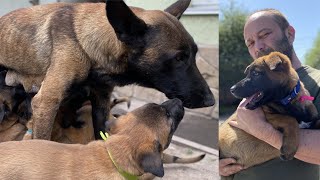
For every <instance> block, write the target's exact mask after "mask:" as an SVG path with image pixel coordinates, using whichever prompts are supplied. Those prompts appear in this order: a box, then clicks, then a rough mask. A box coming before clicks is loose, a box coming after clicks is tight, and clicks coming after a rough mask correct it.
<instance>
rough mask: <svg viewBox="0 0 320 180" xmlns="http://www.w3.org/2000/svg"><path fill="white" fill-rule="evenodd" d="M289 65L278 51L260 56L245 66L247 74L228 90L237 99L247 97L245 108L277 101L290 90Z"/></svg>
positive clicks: (253, 107)
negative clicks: (248, 100)
mask: <svg viewBox="0 0 320 180" xmlns="http://www.w3.org/2000/svg"><path fill="white" fill-rule="evenodd" d="M290 66H291V63H290V61H289V60H288V59H287V57H285V56H284V55H281V54H280V53H276V54H275V53H273V54H270V55H268V56H263V57H260V58H258V59H257V60H255V61H254V62H253V63H251V64H250V65H249V66H248V67H247V68H246V70H245V74H247V76H246V77H245V78H244V79H242V80H241V81H240V82H238V83H236V84H235V85H234V86H232V87H231V89H230V91H231V93H232V94H233V95H234V96H235V97H237V98H239V99H242V98H249V99H250V102H249V103H248V104H247V105H246V108H247V109H251V110H252V109H255V108H257V107H259V106H261V105H265V104H267V103H269V102H274V101H276V102H279V101H280V100H281V99H282V98H284V97H285V96H286V95H288V94H289V93H290V92H291V91H292V88H291V85H290V83H291V82H290V81H289V77H290V76H291V74H290V72H291V71H290V68H292V67H290ZM296 80H298V77H296Z"/></svg>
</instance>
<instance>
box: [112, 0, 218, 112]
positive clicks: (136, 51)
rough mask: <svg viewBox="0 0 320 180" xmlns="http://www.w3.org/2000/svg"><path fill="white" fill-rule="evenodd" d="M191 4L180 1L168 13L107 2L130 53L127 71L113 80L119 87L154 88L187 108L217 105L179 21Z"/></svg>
mask: <svg viewBox="0 0 320 180" xmlns="http://www.w3.org/2000/svg"><path fill="white" fill-rule="evenodd" d="M189 2H190V1H188V0H180V1H178V2H177V3H175V4H173V5H172V6H170V7H169V8H167V9H166V10H165V12H164V11H150V10H149V11H147V10H143V9H139V8H131V9H129V8H128V7H127V6H126V5H125V4H124V3H123V2H122V1H110V2H109V1H108V2H107V17H108V20H109V22H110V24H111V25H112V27H113V28H114V30H115V32H116V34H117V37H118V39H119V40H120V41H122V42H124V43H125V44H126V45H127V46H128V47H129V48H128V49H129V51H130V52H129V54H128V67H127V72H126V73H125V74H121V75H120V76H116V77H113V78H112V79H114V80H115V81H117V83H118V84H120V85H121V84H122V85H125V84H130V83H137V84H140V85H142V86H145V87H150V88H155V89H157V90H159V91H161V92H163V93H165V95H166V96H167V97H168V98H170V99H172V98H179V99H180V100H182V102H183V105H184V106H185V107H188V108H200V107H207V106H212V105H214V97H213V95H212V92H211V91H210V89H209V87H208V85H207V83H206V82H205V80H204V78H203V77H202V76H201V74H200V72H199V70H198V68H197V66H196V62H195V56H196V53H197V51H198V49H197V45H196V44H195V42H194V40H193V38H192V37H191V36H190V34H189V33H188V32H187V31H186V30H185V28H184V27H183V26H182V24H181V23H180V22H179V20H178V18H179V17H180V16H181V14H182V13H183V12H184V11H185V9H186V8H187V7H188V5H189ZM119 12H122V13H123V14H122V16H120V15H119ZM122 17H126V19H125V20H124V19H123V18H122ZM129 19H130V21H129ZM123 21H124V22H126V23H124V22H123Z"/></svg>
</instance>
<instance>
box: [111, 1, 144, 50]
mask: <svg viewBox="0 0 320 180" xmlns="http://www.w3.org/2000/svg"><path fill="white" fill-rule="evenodd" d="M106 11H107V17H108V20H109V23H110V24H111V26H112V27H113V29H114V31H115V33H116V35H117V37H118V39H119V40H120V41H122V42H124V43H125V44H127V45H136V43H139V42H140V41H141V39H142V38H141V37H142V36H143V35H144V34H145V31H146V29H147V25H146V23H145V22H144V21H143V20H142V19H139V18H138V17H137V16H136V15H135V14H134V13H133V12H132V11H131V9H130V8H129V7H128V6H127V5H126V4H125V3H124V2H123V1H122V0H107V1H106ZM139 40H140V41H139Z"/></svg>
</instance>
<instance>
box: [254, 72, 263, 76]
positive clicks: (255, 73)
mask: <svg viewBox="0 0 320 180" xmlns="http://www.w3.org/2000/svg"><path fill="white" fill-rule="evenodd" d="M260 74H261V73H260V72H258V71H252V75H254V76H259V75H260Z"/></svg>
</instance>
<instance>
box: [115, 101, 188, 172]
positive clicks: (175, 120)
mask: <svg viewBox="0 0 320 180" xmlns="http://www.w3.org/2000/svg"><path fill="white" fill-rule="evenodd" d="M183 115H184V108H183V105H182V102H181V101H180V100H179V99H172V100H168V101H166V102H164V103H162V104H160V105H158V104H147V105H144V106H142V107H140V108H138V109H136V110H134V111H132V112H130V113H128V114H126V115H123V116H120V117H119V118H118V119H117V120H115V121H114V122H113V123H112V124H111V125H110V133H111V134H116V135H124V136H126V137H129V138H130V146H132V147H135V148H133V149H136V150H135V154H136V157H134V158H135V159H136V161H137V162H138V165H139V166H140V168H141V169H142V170H143V171H144V172H149V173H152V174H154V175H156V176H159V177H162V176H163V175H164V170H163V163H162V159H161V154H162V152H163V150H165V149H166V148H167V147H168V146H169V144H170V142H171V138H172V135H173V133H174V132H175V131H176V129H177V127H178V125H179V123H180V121H181V120H182V118H183ZM131 142H132V143H131Z"/></svg>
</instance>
